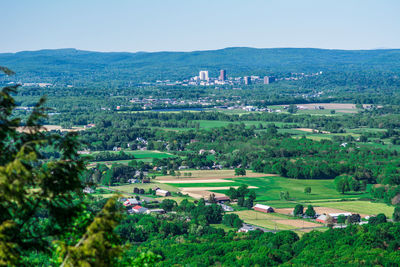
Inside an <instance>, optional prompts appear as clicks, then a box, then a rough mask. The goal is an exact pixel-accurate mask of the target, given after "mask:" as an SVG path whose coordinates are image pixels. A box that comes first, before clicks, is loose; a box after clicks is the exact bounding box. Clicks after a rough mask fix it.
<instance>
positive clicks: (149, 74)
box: [0, 47, 400, 84]
mask: <svg viewBox="0 0 400 267" xmlns="http://www.w3.org/2000/svg"><path fill="white" fill-rule="evenodd" d="M399 62H400V50H357V51H349V50H324V49H312V48H271V49H256V48H246V47H235V48H225V49H221V50H211V51H194V52H156V53H146V52H138V53H125V52H112V53H104V52H92V51H81V50H76V49H57V50H40V51H24V52H18V53H3V54H0V63H1V64H2V65H4V66H8V67H10V68H12V69H13V70H15V71H16V73H17V76H16V78H18V79H22V80H23V81H24V82H28V81H31V82H39V81H41V82H51V83H57V82H71V81H72V80H76V81H75V82H77V81H83V79H85V80H86V84H88V83H89V82H103V81H108V82H123V83H127V84H130V83H136V82H142V81H154V80H157V79H171V80H173V79H182V78H189V77H192V76H194V75H196V74H197V73H198V71H199V70H200V69H208V70H209V71H210V75H211V76H214V77H216V76H217V72H218V71H219V70H220V69H226V70H227V72H228V74H229V75H232V76H235V75H236V76H243V75H269V74H279V73H288V72H316V71H332V72H335V71H350V72H354V71H360V70H363V71H364V72H365V71H367V72H368V71H378V72H380V71H385V72H397V71H399V70H400V63H399Z"/></svg>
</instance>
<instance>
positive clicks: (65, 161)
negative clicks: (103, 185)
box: [0, 86, 84, 265]
mask: <svg viewBox="0 0 400 267" xmlns="http://www.w3.org/2000/svg"><path fill="white" fill-rule="evenodd" d="M17 88H18V86H9V87H5V88H3V89H2V91H1V93H0V265H7V264H9V265H15V264H17V263H18V262H19V261H20V259H21V255H22V254H23V251H25V250H26V249H29V248H32V247H35V248H36V249H38V250H43V251H44V250H46V249H47V247H48V246H49V241H50V239H52V238H54V237H57V236H58V235H60V234H61V233H62V232H63V231H64V230H65V229H67V228H68V225H70V223H71V222H72V221H73V219H74V218H75V217H76V215H77V214H78V212H79V211H80V210H81V205H80V202H79V201H75V198H74V196H75V195H79V194H80V192H81V189H82V185H81V182H80V179H79V173H80V172H81V171H82V170H83V169H84V163H83V161H82V160H80V159H79V157H78V155H77V148H78V145H79V142H78V141H77V139H76V135H75V134H73V133H68V134H66V135H65V136H60V135H53V134H44V133H42V132H40V129H41V125H40V123H39V121H40V119H42V118H44V117H45V115H44V112H45V108H44V107H43V103H44V101H45V100H44V99H43V98H42V99H40V101H39V103H38V104H37V105H36V106H35V107H34V109H33V112H32V113H31V115H30V116H29V118H28V119H27V121H26V124H25V126H24V129H25V132H18V131H17V127H19V126H20V124H21V120H20V119H19V118H12V112H13V110H14V108H15V107H16V103H15V100H14V98H13V97H12V96H11V94H13V93H16V90H17ZM46 146H51V147H54V148H55V149H56V150H58V151H60V157H59V158H58V159H55V160H51V161H46V160H45V158H44V156H43V154H42V152H43V148H44V147H46Z"/></svg>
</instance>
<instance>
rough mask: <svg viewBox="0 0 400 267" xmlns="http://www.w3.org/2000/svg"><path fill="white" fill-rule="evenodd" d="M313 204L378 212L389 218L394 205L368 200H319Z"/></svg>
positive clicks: (348, 209) (371, 212)
mask: <svg viewBox="0 0 400 267" xmlns="http://www.w3.org/2000/svg"><path fill="white" fill-rule="evenodd" d="M315 206H321V207H328V208H336V209H342V210H346V211H349V212H355V213H361V214H374V215H377V214H378V213H384V214H385V215H386V216H387V217H389V218H391V217H392V215H393V211H394V207H392V206H388V205H387V204H385V203H374V202H369V201H340V202H321V203H318V204H316V205H315Z"/></svg>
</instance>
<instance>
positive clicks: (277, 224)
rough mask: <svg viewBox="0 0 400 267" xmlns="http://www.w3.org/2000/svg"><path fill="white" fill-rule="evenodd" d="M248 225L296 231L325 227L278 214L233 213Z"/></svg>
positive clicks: (256, 212) (244, 211) (246, 211)
mask: <svg viewBox="0 0 400 267" xmlns="http://www.w3.org/2000/svg"><path fill="white" fill-rule="evenodd" d="M233 213H235V214H237V215H238V216H239V217H240V218H241V219H242V220H243V221H245V222H246V223H250V224H254V225H257V226H260V227H264V228H267V229H271V230H275V229H276V230H294V229H299V228H308V227H322V226H323V225H321V224H318V223H313V222H309V221H305V220H299V219H292V218H290V217H287V216H284V215H281V214H277V213H262V212H258V211H253V210H242V211H235V212H233Z"/></svg>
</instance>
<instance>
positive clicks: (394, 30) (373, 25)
mask: <svg viewBox="0 0 400 267" xmlns="http://www.w3.org/2000/svg"><path fill="white" fill-rule="evenodd" d="M2 10H3V11H4V12H3V14H2V16H1V17H0V23H1V25H2V41H1V42H0V53H5V52H18V51H25V50H41V49H58V48H76V49H80V50H91V51H105V52H111V51H125V52H139V51H146V52H157V51H196V50H214V49H222V48H226V47H237V46H240V47H255V48H276V47H299V48H301V47H312V48H323V49H345V50H358V49H382V48H400V35H399V34H398V31H399V30H398V29H400V17H399V16H398V13H399V11H400V1H397V0H383V1H376V0H350V1H349V0H336V1H320V0H303V1H297V0H279V1H278V0H252V1H240V0H218V1H211V0H202V1H201V3H200V2H198V1H192V0H188V1H183V0H181V1H178V0H170V1H163V0H147V1H140V0H120V1H115V2H110V1H104V0H85V1H78V0H70V1H61V0H60V1H51V0H37V1H29V0H18V1H5V2H4V3H2Z"/></svg>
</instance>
